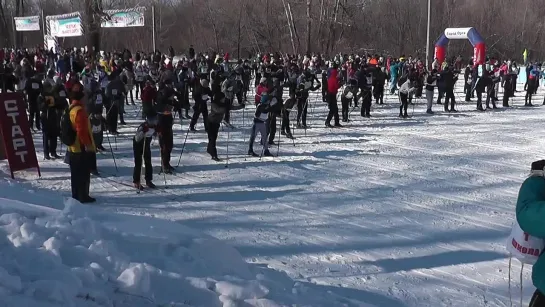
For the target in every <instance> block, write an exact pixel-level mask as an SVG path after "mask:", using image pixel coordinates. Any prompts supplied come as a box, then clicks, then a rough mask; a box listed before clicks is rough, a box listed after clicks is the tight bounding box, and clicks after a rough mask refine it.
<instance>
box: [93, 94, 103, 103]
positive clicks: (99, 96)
mask: <svg viewBox="0 0 545 307" xmlns="http://www.w3.org/2000/svg"><path fill="white" fill-rule="evenodd" d="M95 104H102V95H98V96H97V100H96V102H95Z"/></svg>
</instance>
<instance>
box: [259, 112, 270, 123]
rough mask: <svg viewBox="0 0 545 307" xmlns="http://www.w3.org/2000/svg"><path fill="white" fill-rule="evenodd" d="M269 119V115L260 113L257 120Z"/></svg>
mask: <svg viewBox="0 0 545 307" xmlns="http://www.w3.org/2000/svg"><path fill="white" fill-rule="evenodd" d="M268 118H269V115H268V114H267V113H261V114H259V119H261V120H263V121H265V120H267V119H268Z"/></svg>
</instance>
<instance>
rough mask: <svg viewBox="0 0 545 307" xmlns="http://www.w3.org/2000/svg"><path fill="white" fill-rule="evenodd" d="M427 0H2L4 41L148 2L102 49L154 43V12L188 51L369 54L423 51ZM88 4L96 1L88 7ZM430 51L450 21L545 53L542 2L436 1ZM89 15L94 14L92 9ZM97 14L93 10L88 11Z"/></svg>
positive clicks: (36, 36) (467, 51) (493, 47)
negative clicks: (39, 22)
mask: <svg viewBox="0 0 545 307" xmlns="http://www.w3.org/2000/svg"><path fill="white" fill-rule="evenodd" d="M427 2H428V1H427V0H153V1H144V2H143V1H140V0H85V1H78V0H61V1H59V0H0V33H2V37H0V46H1V47H12V46H14V45H15V44H16V45H17V46H23V47H35V46H37V45H39V44H42V43H43V37H42V34H41V33H39V32H24V33H17V35H13V34H11V33H13V22H12V20H13V19H12V18H13V16H29V15H36V14H40V12H41V11H42V10H43V12H44V15H45V16H48V15H57V14H64V13H70V12H74V11H80V12H85V14H84V17H85V18H84V19H85V20H87V21H86V22H85V25H86V27H85V29H87V31H86V32H87V33H88V32H92V31H89V30H88V29H89V27H90V25H91V24H92V23H91V22H89V19H90V17H89V16H91V15H92V14H98V15H99V14H100V12H97V8H100V10H107V9H120V8H133V7H135V6H138V5H142V4H144V5H145V6H146V8H147V10H146V26H145V27H139V28H114V29H112V28H109V29H100V30H97V31H98V32H97V33H100V38H101V42H100V48H101V49H102V50H122V49H124V48H128V49H131V50H142V51H151V50H152V37H153V35H152V22H153V16H152V10H151V7H152V6H154V9H155V18H154V22H155V29H156V33H155V34H156V42H157V49H159V50H161V51H166V50H167V49H168V48H169V46H172V47H173V48H174V50H175V51H176V53H184V52H186V51H187V49H188V48H189V46H190V45H193V46H194V47H195V49H196V50H198V51H207V50H218V51H223V52H229V53H230V54H231V55H232V56H233V57H239V56H241V57H247V56H249V55H253V54H256V53H257V52H274V51H280V52H283V53H312V52H320V53H324V54H328V55H331V54H334V53H338V52H342V53H364V52H365V53H371V54H375V53H376V54H381V55H392V56H401V55H405V56H409V55H411V56H413V57H420V58H424V57H425V52H426V26H427V9H428V8H427ZM91 6H92V7H91ZM431 6H432V8H431V20H430V27H431V31H430V33H431V35H430V36H431V38H430V45H431V46H430V52H431V54H432V55H433V48H434V43H435V41H436V40H437V39H438V38H439V37H440V35H441V34H442V33H443V31H444V29H445V28H448V27H475V28H476V29H477V30H478V31H479V32H480V33H481V35H482V36H483V38H484V39H485V41H486V44H487V50H488V55H489V56H490V57H497V58H502V59H505V58H511V59H513V60H517V61H519V62H520V61H521V60H522V52H523V51H524V49H525V48H527V49H528V50H529V53H530V59H535V60H537V59H543V58H544V57H545V39H544V38H545V20H544V19H545V17H543V16H545V1H543V0H539V1H536V0H432V1H431ZM89 12H91V13H89ZM90 14H91V15H90ZM59 42H60V43H61V45H63V46H64V47H72V46H79V47H82V46H84V45H85V44H87V43H88V42H89V40H88V38H87V39H86V38H85V37H79V38H65V39H63V38H59ZM447 54H448V55H449V56H455V55H462V56H463V57H465V58H467V57H469V56H471V55H472V54H473V49H472V47H471V45H470V43H469V42H464V41H460V42H451V43H450V44H449V46H448V50H447Z"/></svg>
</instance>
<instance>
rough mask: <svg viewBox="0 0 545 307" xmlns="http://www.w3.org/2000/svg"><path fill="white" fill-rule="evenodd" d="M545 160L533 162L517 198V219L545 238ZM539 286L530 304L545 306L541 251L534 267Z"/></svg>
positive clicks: (544, 262) (544, 265)
mask: <svg viewBox="0 0 545 307" xmlns="http://www.w3.org/2000/svg"><path fill="white" fill-rule="evenodd" d="M544 176H545V160H540V161H536V162H534V163H532V170H531V175H530V177H528V178H527V179H526V180H525V181H524V182H523V183H522V186H521V187H520V191H519V195H518V200H517V221H518V223H519V225H520V228H521V229H522V230H524V232H526V233H528V234H529V235H531V236H534V237H537V238H542V239H545V177H544ZM532 281H533V283H534V286H535V287H536V288H537V290H536V292H535V294H534V296H533V298H532V302H531V303H530V306H536V307H538V306H545V295H544V293H545V256H544V254H543V253H541V256H540V257H539V259H538V261H537V262H536V264H535V265H534V266H533V269H532Z"/></svg>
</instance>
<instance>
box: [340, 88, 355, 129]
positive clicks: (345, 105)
mask: <svg viewBox="0 0 545 307" xmlns="http://www.w3.org/2000/svg"><path fill="white" fill-rule="evenodd" d="M357 92H358V80H356V79H350V83H349V84H348V86H347V87H345V88H344V91H343V93H342V95H341V105H342V112H341V113H342V118H343V122H345V123H347V122H348V115H349V113H350V111H349V106H350V103H351V102H352V100H353V99H354V97H356V93H357Z"/></svg>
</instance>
